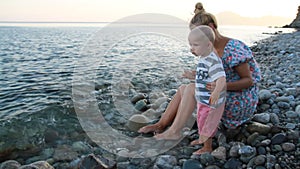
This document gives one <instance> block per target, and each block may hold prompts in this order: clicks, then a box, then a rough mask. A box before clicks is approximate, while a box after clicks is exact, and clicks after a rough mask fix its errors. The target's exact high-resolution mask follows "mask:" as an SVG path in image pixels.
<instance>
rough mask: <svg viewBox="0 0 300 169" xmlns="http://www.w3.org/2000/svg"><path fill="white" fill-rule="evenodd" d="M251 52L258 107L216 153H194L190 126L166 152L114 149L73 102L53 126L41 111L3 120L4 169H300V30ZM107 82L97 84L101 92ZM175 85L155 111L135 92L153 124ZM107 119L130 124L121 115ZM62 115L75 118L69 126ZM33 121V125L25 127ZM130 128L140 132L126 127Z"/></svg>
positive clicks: (0, 148)
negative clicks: (98, 138)
mask: <svg viewBox="0 0 300 169" xmlns="http://www.w3.org/2000/svg"><path fill="white" fill-rule="evenodd" d="M251 49H252V51H253V53H254V57H255V59H256V61H257V62H258V64H259V65H260V69H261V72H262V81H261V82H260V84H259V88H260V92H259V104H258V107H257V112H256V113H255V115H254V117H253V119H252V120H251V121H250V122H248V123H246V124H244V125H242V126H241V127H239V128H238V129H236V130H232V131H226V130H224V129H222V128H220V130H219V131H218V133H217V134H216V136H215V137H214V140H213V148H214V151H213V152H212V153H206V154H203V155H197V156H195V155H192V153H193V152H194V151H196V150H197V149H199V148H200V147H201V145H199V146H191V145H190V142H191V141H192V140H194V139H196V138H197V137H198V134H197V128H196V127H193V128H191V129H190V130H189V131H188V132H187V134H186V136H185V138H184V139H183V140H181V141H180V142H179V143H178V144H177V145H176V146H175V147H173V148H172V149H170V150H169V151H167V152H165V153H163V154H159V155H157V156H154V157H149V158H143V156H135V157H132V158H130V157H123V156H121V155H116V154H112V153H110V152H107V151H106V150H103V149H102V148H101V147H99V146H98V145H97V144H95V143H94V142H93V141H92V140H91V139H90V138H89V137H88V136H87V135H86V134H85V132H84V131H83V130H82V128H81V126H80V124H79V122H78V119H77V117H76V113H75V111H74V110H73V108H72V107H70V111H69V112H71V113H68V114H65V113H62V112H59V107H58V108H57V111H56V112H53V114H52V115H53V117H54V118H55V116H56V113H60V117H59V118H55V120H53V121H52V123H51V124H49V121H43V120H41V119H44V116H45V115H43V114H40V115H36V118H35V119H31V120H28V119H11V120H10V121H9V122H6V123H3V124H2V125H1V130H0V137H1V142H0V169H17V168H20V169H28V168H37V169H53V168H55V169H77V168H79V169H90V168H118V169H139V168H143V169H145V168H153V169H181V168H183V169H202V168H203V169H223V168H224V169H242V168H245V169H246V168H247V169H300V137H299V136H300V135H299V129H300V125H299V124H300V80H299V79H300V77H299V76H300V67H299V61H300V31H296V32H293V33H286V34H281V33H279V34H276V35H274V36H271V37H269V38H267V39H263V40H261V41H258V42H256V44H255V45H253V46H252V47H251ZM105 85H106V84H103V86H102V85H101V84H99V85H98V86H96V89H97V90H98V91H102V92H104V91H105V90H106V88H105V87H104V86H105ZM175 90H176V87H175V86H172V85H171V86H170V89H169V93H168V94H165V95H163V96H158V97H157V98H156V99H157V100H160V102H159V103H158V105H155V108H153V111H152V112H151V111H149V107H150V108H151V106H153V105H147V101H144V100H147V99H149V98H148V97H147V94H148V93H147V91H144V92H143V91H138V92H137V93H135V94H134V95H133V98H134V101H133V104H135V105H134V106H136V108H137V109H139V110H140V111H142V112H143V113H144V114H143V115H145V116H151V118H152V119H153V118H154V119H153V121H155V120H157V119H158V118H159V113H162V112H163V110H162V109H163V108H165V107H166V104H167V103H168V101H169V100H170V99H171V97H172V94H174V92H175ZM137 103H138V104H139V105H137ZM140 104H145V105H140ZM147 109H148V110H147ZM146 110H147V111H146ZM145 112H146V113H145ZM149 112H150V113H149ZM149 114H150V115H149ZM151 114H152V115H151ZM153 114H154V115H153ZM53 117H49V118H53ZM107 118H108V117H107ZM110 118H111V120H112V121H113V122H116V123H117V122H119V123H122V124H124V125H126V124H127V121H125V120H124V119H114V118H117V117H110ZM149 118H150V117H149ZM155 118H156V119H155ZM64 119H68V120H69V121H71V123H68V126H66V125H65V121H64ZM29 123H30V126H34V127H28V126H29V125H28V126H27V125H26V124H29ZM24 124H25V126H24ZM47 126H50V127H47ZM133 128H134V127H133ZM125 132H127V134H129V135H131V136H132V137H134V136H138V135H139V134H138V133H137V132H135V131H129V129H128V131H125ZM20 138H21V139H20Z"/></svg>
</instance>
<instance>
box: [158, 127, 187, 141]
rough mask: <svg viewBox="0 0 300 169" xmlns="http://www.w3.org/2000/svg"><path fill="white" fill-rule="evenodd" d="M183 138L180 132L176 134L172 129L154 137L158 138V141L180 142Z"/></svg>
mask: <svg viewBox="0 0 300 169" xmlns="http://www.w3.org/2000/svg"><path fill="white" fill-rule="evenodd" d="M181 137H182V135H181V133H180V132H174V131H172V130H170V129H169V130H166V131H165V132H163V133H161V134H157V135H155V136H154V138H156V139H157V140H178V139H180V138H181Z"/></svg>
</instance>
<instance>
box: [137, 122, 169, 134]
mask: <svg viewBox="0 0 300 169" xmlns="http://www.w3.org/2000/svg"><path fill="white" fill-rule="evenodd" d="M163 130H164V128H163V127H162V126H161V125H159V124H158V123H156V124H152V125H148V126H144V127H142V128H140V129H139V130H138V132H139V133H150V132H154V133H161V132H163Z"/></svg>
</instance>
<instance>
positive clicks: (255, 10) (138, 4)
mask: <svg viewBox="0 0 300 169" xmlns="http://www.w3.org/2000/svg"><path fill="white" fill-rule="evenodd" d="M197 2H202V3H203V5H204V8H205V9H206V11H208V12H210V13H213V14H215V15H216V14H218V13H220V12H224V11H231V12H234V13H237V14H239V15H241V16H244V17H262V16H281V17H284V18H289V19H290V20H291V21H292V20H293V19H294V18H295V17H296V14H297V10H298V6H299V5H300V0H247V1H246V0H201V1H197V0H1V1H0V21H35V22H42V21H44V22H113V21H116V20H118V19H121V18H123V17H126V16H130V15H135V14H142V13H161V14H167V15H172V16H175V17H178V18H180V19H183V20H185V21H188V20H189V19H190V18H191V17H192V14H193V10H194V6H195V4H196V3H197Z"/></svg>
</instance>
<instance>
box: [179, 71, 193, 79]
mask: <svg viewBox="0 0 300 169" xmlns="http://www.w3.org/2000/svg"><path fill="white" fill-rule="evenodd" d="M182 77H183V78H187V79H190V80H194V79H195V71H190V70H184V72H183V74H182Z"/></svg>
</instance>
